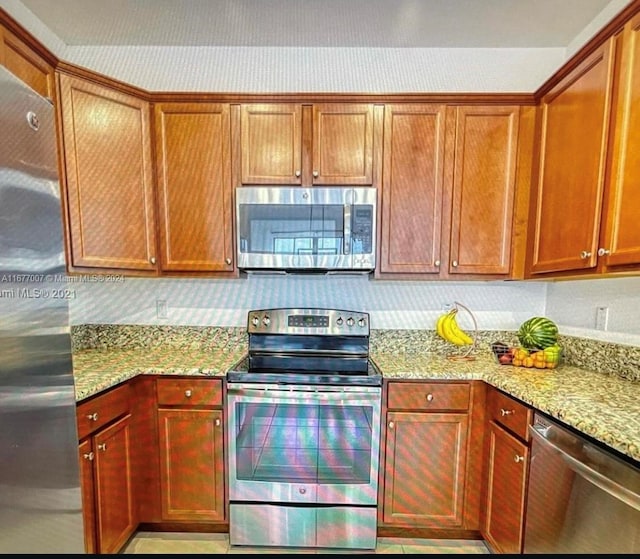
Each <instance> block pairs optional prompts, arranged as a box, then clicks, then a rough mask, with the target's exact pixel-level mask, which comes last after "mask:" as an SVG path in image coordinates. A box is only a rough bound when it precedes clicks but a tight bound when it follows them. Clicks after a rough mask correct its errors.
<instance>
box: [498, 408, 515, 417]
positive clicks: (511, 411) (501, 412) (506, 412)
mask: <svg viewBox="0 0 640 559" xmlns="http://www.w3.org/2000/svg"><path fill="white" fill-rule="evenodd" d="M514 413H516V411H515V410H505V409H503V408H500V415H501V416H502V417H504V416H505V415H513V414H514Z"/></svg>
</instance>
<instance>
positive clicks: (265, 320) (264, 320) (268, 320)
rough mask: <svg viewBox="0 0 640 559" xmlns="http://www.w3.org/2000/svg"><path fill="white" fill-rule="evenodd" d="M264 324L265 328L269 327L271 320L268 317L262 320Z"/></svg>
mask: <svg viewBox="0 0 640 559" xmlns="http://www.w3.org/2000/svg"><path fill="white" fill-rule="evenodd" d="M262 324H264V325H265V326H269V324H271V319H270V318H269V316H268V315H265V316H264V318H263V319H262Z"/></svg>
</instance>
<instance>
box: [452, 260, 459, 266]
mask: <svg viewBox="0 0 640 559" xmlns="http://www.w3.org/2000/svg"><path fill="white" fill-rule="evenodd" d="M451 265H452V266H453V267H454V268H457V267H458V261H457V260H454V261H453V262H451Z"/></svg>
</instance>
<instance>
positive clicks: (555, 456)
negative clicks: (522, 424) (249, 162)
mask: <svg viewBox="0 0 640 559" xmlns="http://www.w3.org/2000/svg"><path fill="white" fill-rule="evenodd" d="M529 429H530V432H531V435H532V446H531V465H530V471H529V492H528V495H527V511H526V520H525V537H524V553H565V554H573V553H634V554H636V553H639V552H640V468H638V467H637V464H635V463H632V462H631V461H629V462H627V461H626V460H624V459H623V458H621V457H618V456H617V455H616V454H614V453H612V452H608V451H607V450H604V449H603V448H601V447H600V446H598V445H596V444H594V443H592V442H590V441H589V440H587V439H586V438H585V437H582V436H580V435H577V434H575V433H574V432H573V431H572V430H570V429H568V428H566V427H564V426H562V425H561V424H560V423H559V422H557V421H554V420H551V419H549V418H548V417H547V416H545V415H543V414H541V413H536V414H535V416H534V422H533V425H531V426H530V427H529Z"/></svg>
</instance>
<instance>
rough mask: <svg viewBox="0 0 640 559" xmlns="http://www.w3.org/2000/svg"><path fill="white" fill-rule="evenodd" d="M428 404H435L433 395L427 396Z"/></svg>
mask: <svg viewBox="0 0 640 559" xmlns="http://www.w3.org/2000/svg"><path fill="white" fill-rule="evenodd" d="M427 402H433V394H431V393H429V394H427Z"/></svg>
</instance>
